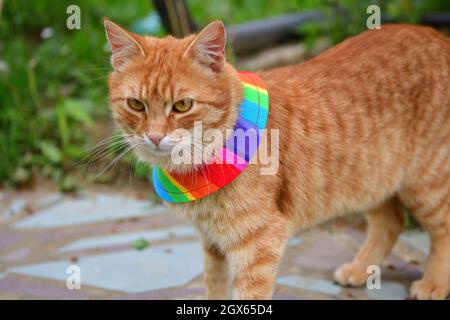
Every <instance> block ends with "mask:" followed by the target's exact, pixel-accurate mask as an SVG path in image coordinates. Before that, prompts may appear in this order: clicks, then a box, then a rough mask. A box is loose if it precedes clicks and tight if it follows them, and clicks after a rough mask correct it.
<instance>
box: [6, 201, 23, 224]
mask: <svg viewBox="0 0 450 320" xmlns="http://www.w3.org/2000/svg"><path fill="white" fill-rule="evenodd" d="M26 206H27V201H26V200H25V199H23V198H17V199H15V200H13V202H12V203H11V204H10V205H9V206H8V208H6V210H4V211H3V213H2V215H1V216H0V219H1V220H3V221H7V220H9V219H10V218H12V217H13V216H15V215H16V214H19V213H21V212H22V211H23V210H24V209H25V207H26Z"/></svg>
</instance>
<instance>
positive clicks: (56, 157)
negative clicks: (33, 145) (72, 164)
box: [39, 141, 63, 164]
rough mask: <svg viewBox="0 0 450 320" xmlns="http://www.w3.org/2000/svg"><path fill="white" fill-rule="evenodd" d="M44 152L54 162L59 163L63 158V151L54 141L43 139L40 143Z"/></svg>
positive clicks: (40, 147)
mask: <svg viewBox="0 0 450 320" xmlns="http://www.w3.org/2000/svg"><path fill="white" fill-rule="evenodd" d="M39 149H40V150H41V152H42V154H43V155H44V156H45V157H46V158H47V159H48V160H49V161H50V162H52V163H54V164H58V163H61V162H62V160H63V153H62V152H61V150H59V149H58V148H57V147H56V146H55V145H54V144H53V143H51V142H48V141H42V142H41V143H40V144H39Z"/></svg>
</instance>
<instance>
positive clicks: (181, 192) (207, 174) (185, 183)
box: [152, 71, 269, 203]
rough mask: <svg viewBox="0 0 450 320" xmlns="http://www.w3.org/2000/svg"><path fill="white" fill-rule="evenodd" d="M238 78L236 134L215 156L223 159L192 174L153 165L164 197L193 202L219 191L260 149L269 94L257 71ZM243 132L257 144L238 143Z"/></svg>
mask: <svg viewBox="0 0 450 320" xmlns="http://www.w3.org/2000/svg"><path fill="white" fill-rule="evenodd" d="M239 77H240V79H241V81H242V87H243V99H242V103H241V105H240V112H239V117H238V119H237V122H236V125H235V126H234V135H231V136H230V137H229V138H228V140H227V141H226V143H225V145H224V146H223V147H222V152H221V154H219V155H216V158H217V159H216V160H220V161H212V162H211V163H210V164H205V165H204V166H203V168H202V170H197V171H196V172H193V173H189V174H179V173H176V172H168V171H166V170H165V169H163V168H161V167H158V166H154V167H153V175H152V178H153V187H154V188H155V191H156V193H157V194H158V196H160V197H161V198H162V199H163V200H166V201H168V202H173V203H184V202H190V201H195V200H197V199H200V198H203V197H205V196H207V195H209V194H211V193H213V192H215V191H217V190H220V189H221V188H223V187H224V186H226V185H227V184H229V183H230V182H232V181H233V180H234V179H235V178H236V177H237V176H238V175H239V174H240V173H241V172H242V170H244V169H245V167H247V165H248V163H249V161H250V159H251V158H252V157H253V155H254V154H255V153H256V151H257V150H258V146H259V143H260V140H261V137H262V135H263V133H264V129H265V127H266V122H267V116H268V114H269V95H268V93H267V90H266V87H265V85H264V83H263V82H262V80H261V78H259V76H258V75H256V74H255V73H251V72H247V71H240V72H239ZM238 129H241V130H238ZM237 130H238V131H237ZM242 130H243V131H242ZM244 131H245V132H246V135H247V136H248V137H249V138H250V139H253V138H254V139H255V140H254V141H256V144H255V143H253V144H252V143H248V144H244V145H242V143H236V145H235V143H234V142H235V141H237V140H235V137H236V136H237V135H238V134H242V132H244Z"/></svg>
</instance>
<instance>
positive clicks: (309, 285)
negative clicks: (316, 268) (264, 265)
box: [277, 276, 342, 295]
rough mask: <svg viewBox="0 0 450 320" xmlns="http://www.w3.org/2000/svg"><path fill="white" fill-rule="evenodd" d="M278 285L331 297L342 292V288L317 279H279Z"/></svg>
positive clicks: (296, 277)
mask: <svg viewBox="0 0 450 320" xmlns="http://www.w3.org/2000/svg"><path fill="white" fill-rule="evenodd" d="M277 283H278V284H282V285H286V286H291V287H296V288H299V289H304V290H311V291H316V292H320V293H325V294H329V295H337V294H339V293H340V292H341V291H342V287H340V286H338V285H336V284H334V283H332V282H331V281H327V280H323V279H315V278H311V277H305V276H286V277H280V278H278V279H277Z"/></svg>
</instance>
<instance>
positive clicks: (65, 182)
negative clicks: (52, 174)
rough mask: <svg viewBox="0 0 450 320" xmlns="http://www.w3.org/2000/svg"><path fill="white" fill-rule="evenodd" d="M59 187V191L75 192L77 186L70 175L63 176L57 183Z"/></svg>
mask: <svg viewBox="0 0 450 320" xmlns="http://www.w3.org/2000/svg"><path fill="white" fill-rule="evenodd" d="M59 189H60V190H61V192H75V191H77V190H78V189H79V188H78V185H77V183H76V182H75V180H74V179H73V178H72V177H71V176H65V177H64V178H63V179H62V180H61V181H60V183H59Z"/></svg>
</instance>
